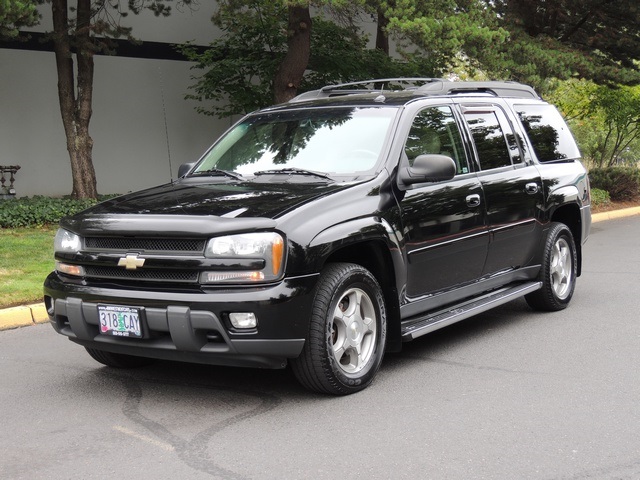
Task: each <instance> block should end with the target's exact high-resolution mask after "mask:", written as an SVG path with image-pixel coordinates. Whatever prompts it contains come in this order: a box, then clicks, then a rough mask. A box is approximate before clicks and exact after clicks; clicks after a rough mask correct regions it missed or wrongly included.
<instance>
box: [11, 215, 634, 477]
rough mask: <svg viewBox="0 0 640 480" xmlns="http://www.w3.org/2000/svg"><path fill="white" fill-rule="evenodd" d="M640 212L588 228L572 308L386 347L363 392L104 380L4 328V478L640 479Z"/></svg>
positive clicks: (272, 376)
mask: <svg viewBox="0 0 640 480" xmlns="http://www.w3.org/2000/svg"><path fill="white" fill-rule="evenodd" d="M639 238H640V217H631V218H623V219H619V220H611V221H607V222H604V223H598V224H595V225H594V227H593V230H592V235H591V237H590V239H589V242H588V243H587V245H586V247H585V264H584V268H583V275H582V277H580V279H579V280H578V286H577V288H576V293H575V295H574V298H573V301H572V304H571V306H570V307H569V308H568V309H567V310H565V311H563V312H560V313H551V314H541V313H535V312H532V311H531V309H529V307H528V306H527V305H526V303H525V302H524V301H516V302H513V303H510V304H507V305H506V306H504V307H501V308H499V309H496V310H494V311H491V312H488V313H485V314H483V315H481V316H479V317H476V318H474V319H471V320H468V321H465V322H462V323H460V324H457V325H454V326H452V327H449V328H446V329H444V330H441V331H438V332H436V333H433V334H431V335H429V336H426V337H423V338H422V339H420V340H418V341H415V342H412V343H410V344H407V345H406V347H405V349H404V351H403V352H402V353H399V354H390V355H387V356H386V358H385V359H384V362H383V365H382V368H381V371H380V374H379V376H378V377H377V379H376V381H375V382H374V384H373V385H372V386H371V387H370V388H368V389H367V390H365V391H363V392H361V393H358V394H356V395H351V396H347V397H342V398H334V397H328V396H321V395H316V394H311V393H308V392H307V391H305V390H303V389H302V388H301V387H300V386H298V384H297V383H296V382H295V380H294V379H293V377H292V375H291V373H290V372H289V371H288V370H280V371H271V370H254V369H234V368H223V367H208V366H194V365H188V364H178V363H168V362H165V363H157V364H155V365H153V366H150V367H145V368H142V369H139V370H133V371H115V370H110V369H107V368H104V367H101V366H100V365H99V364H97V363H95V362H94V361H93V360H91V358H90V357H89V356H88V355H87V354H86V353H85V352H84V350H83V349H82V348H81V347H79V346H77V345H75V344H72V343H71V342H69V341H67V340H66V339H64V338H62V337H60V336H58V335H56V334H55V333H54V332H53V330H52V329H51V327H50V326H49V325H36V326H32V327H28V328H20V329H16V330H8V331H2V332H0V369H1V372H2V375H0V402H1V405H2V409H1V410H0V421H1V422H2V429H1V433H0V452H2V453H1V454H0V477H1V478H11V479H27V478H28V479H34V478H83V479H86V478H106V477H112V478H118V477H120V478H159V479H162V478H220V479H276V478H278V479H300V478H313V479H335V478H346V479H356V478H358V479H360V478H368V479H387V478H407V479H409V478H411V479H414V478H434V479H476V478H477V479H504V478H528V479H532V478H533V479H614V478H616V479H617V478H640V441H639V440H640V437H639V434H638V432H639V431H640V410H638V400H639V399H640V384H639V382H638V380H637V379H638V369H639V367H640V324H639V322H638V311H639V309H640V295H638V285H639V284H640V251H639V250H638V248H637V245H638V239H639Z"/></svg>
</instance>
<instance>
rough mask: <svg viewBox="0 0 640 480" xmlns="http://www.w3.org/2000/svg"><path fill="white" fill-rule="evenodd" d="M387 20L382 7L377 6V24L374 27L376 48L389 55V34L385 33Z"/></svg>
mask: <svg viewBox="0 0 640 480" xmlns="http://www.w3.org/2000/svg"><path fill="white" fill-rule="evenodd" d="M388 25H389V20H388V19H387V17H386V16H385V14H384V12H383V11H382V8H380V7H378V24H377V27H376V48H377V49H378V50H382V51H383V52H384V53H386V54H387V55H389V34H388V33H387V26H388Z"/></svg>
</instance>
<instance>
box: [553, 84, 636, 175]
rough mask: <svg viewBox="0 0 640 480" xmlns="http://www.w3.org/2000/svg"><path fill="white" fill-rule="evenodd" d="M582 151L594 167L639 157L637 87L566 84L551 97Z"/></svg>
mask: <svg viewBox="0 0 640 480" xmlns="http://www.w3.org/2000/svg"><path fill="white" fill-rule="evenodd" d="M553 100H554V102H555V103H556V104H557V105H558V106H559V107H560V108H561V109H562V110H563V112H564V113H565V115H566V116H567V117H568V119H569V121H570V122H571V123H572V128H573V129H574V130H575V132H576V136H577V138H578V141H579V143H580V147H581V149H582V150H583V154H584V155H585V157H587V158H588V159H589V160H590V161H591V162H592V163H593V165H594V166H596V167H611V166H613V165H616V164H619V163H625V160H628V159H629V158H625V157H630V158H633V159H635V158H638V157H640V150H639V148H640V145H639V143H640V142H639V140H640V86H633V87H631V86H618V87H616V88H612V87H609V86H605V85H597V84H596V83H594V82H590V81H567V82H563V83H561V84H560V86H559V87H558V89H557V90H556V92H554V94H553Z"/></svg>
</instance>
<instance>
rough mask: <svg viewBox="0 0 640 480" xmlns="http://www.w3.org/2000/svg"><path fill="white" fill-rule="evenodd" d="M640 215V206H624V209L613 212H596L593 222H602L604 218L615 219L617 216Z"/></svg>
mask: <svg viewBox="0 0 640 480" xmlns="http://www.w3.org/2000/svg"><path fill="white" fill-rule="evenodd" d="M633 215H640V207H631V208H623V209H622V210H612V211H611V212H601V213H594V214H593V215H591V222H592V223H596V222H602V221H604V220H614V219H616V218H624V217H631V216H633Z"/></svg>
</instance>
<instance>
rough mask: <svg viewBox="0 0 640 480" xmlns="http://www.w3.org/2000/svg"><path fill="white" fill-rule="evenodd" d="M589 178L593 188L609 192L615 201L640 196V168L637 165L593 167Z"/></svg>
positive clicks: (634, 198)
mask: <svg viewBox="0 0 640 480" xmlns="http://www.w3.org/2000/svg"><path fill="white" fill-rule="evenodd" d="M589 180H590V181H591V187H592V188H593V189H600V190H605V191H607V192H609V195H610V196H611V200H613V201H614V202H624V201H629V200H636V199H638V197H640V170H639V169H637V168H635V167H607V168H592V169H591V170H590V171H589Z"/></svg>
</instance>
